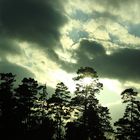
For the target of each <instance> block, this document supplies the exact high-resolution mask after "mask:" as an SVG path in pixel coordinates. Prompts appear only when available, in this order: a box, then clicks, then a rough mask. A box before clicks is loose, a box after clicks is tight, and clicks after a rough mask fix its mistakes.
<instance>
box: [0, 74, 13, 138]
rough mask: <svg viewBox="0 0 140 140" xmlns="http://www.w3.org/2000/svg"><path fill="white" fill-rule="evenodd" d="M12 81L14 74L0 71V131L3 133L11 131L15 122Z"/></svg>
mask: <svg viewBox="0 0 140 140" xmlns="http://www.w3.org/2000/svg"><path fill="white" fill-rule="evenodd" d="M14 82H15V75H13V74H12V73H6V74H3V73H0V132H1V134H3V135H4V134H6V133H7V134H9V133H10V132H13V127H14V122H15V118H14V106H15V100H14V87H13V86H14ZM5 136H6V135H4V137H5Z"/></svg>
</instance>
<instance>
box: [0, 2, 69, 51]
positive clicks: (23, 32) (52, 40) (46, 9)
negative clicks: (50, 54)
mask: <svg viewBox="0 0 140 140" xmlns="http://www.w3.org/2000/svg"><path fill="white" fill-rule="evenodd" d="M63 13H64V10H63V6H62V4H61V3H60V1H59V0H55V1H52V0H21V1H19V0H0V35H1V36H6V38H10V39H16V40H20V41H27V42H30V43H36V44H38V46H41V47H42V48H43V49H44V50H45V48H47V47H49V48H50V49H51V48H52V47H53V46H56V45H60V44H59V38H60V32H59V30H60V28H61V27H62V26H63V25H64V23H65V22H66V21H67V19H66V17H65V16H64V15H63ZM0 48H1V49H3V48H2V47H1V46H0ZM9 49H10V46H9ZM9 51H10V50H9Z"/></svg>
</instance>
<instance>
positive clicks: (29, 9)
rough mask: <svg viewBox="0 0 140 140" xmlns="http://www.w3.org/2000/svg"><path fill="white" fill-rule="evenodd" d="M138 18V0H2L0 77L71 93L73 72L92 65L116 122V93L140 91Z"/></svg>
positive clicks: (102, 97) (118, 111)
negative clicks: (32, 81)
mask: <svg viewBox="0 0 140 140" xmlns="http://www.w3.org/2000/svg"><path fill="white" fill-rule="evenodd" d="M139 13H140V1H139V0H86V1H83V0H20V1H19V0H0V72H12V73H13V74H16V75H17V77H20V79H22V78H24V77H33V78H35V79H36V80H38V81H39V82H40V83H43V84H44V83H45V84H46V85H47V86H48V87H49V89H51V90H52V89H54V88H55V86H56V84H57V83H58V82H61V81H62V82H64V83H65V84H66V85H67V86H68V87H69V89H70V90H71V91H72V92H73V91H74V82H73V80H72V78H73V77H74V76H75V74H76V71H77V70H78V68H80V67H85V66H90V67H92V68H94V69H95V70H96V71H97V73H98V76H99V79H100V81H101V82H102V83H103V85H104V89H103V90H102V91H101V93H100V95H98V98H99V99H100V102H101V103H102V104H103V105H105V106H108V107H109V108H110V112H111V115H112V118H113V120H116V119H117V118H119V117H120V116H121V115H122V112H123V110H124V106H123V105H122V104H121V97H120V93H121V92H122V91H123V90H124V89H126V88H130V87H133V88H136V89H137V91H140V48H139V47H140V14H139ZM51 90H50V91H51Z"/></svg>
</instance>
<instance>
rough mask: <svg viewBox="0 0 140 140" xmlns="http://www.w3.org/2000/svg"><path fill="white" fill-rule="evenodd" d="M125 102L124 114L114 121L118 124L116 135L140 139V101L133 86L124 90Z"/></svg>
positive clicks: (125, 139)
mask: <svg viewBox="0 0 140 140" xmlns="http://www.w3.org/2000/svg"><path fill="white" fill-rule="evenodd" d="M121 95H122V100H123V103H125V104H126V109H125V112H124V116H123V117H122V118H120V119H119V120H118V121H117V122H115V123H114V125H115V126H116V130H117V132H116V137H117V138H118V139H120V140H122V139H123V140H128V139H129V140H137V139H140V134H139V130H140V117H139V116H140V110H139V105H140V101H139V100H137V99H136V97H137V95H138V92H136V91H134V89H133V88H129V89H126V90H124V91H123V92H122V93H121Z"/></svg>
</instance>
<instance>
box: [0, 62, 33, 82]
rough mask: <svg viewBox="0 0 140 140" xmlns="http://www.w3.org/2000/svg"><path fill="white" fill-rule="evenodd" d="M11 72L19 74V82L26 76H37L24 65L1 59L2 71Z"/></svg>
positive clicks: (0, 71)
mask: <svg viewBox="0 0 140 140" xmlns="http://www.w3.org/2000/svg"><path fill="white" fill-rule="evenodd" d="M10 72H11V73H13V74H14V75H16V76H17V77H16V78H17V82H20V81H21V80H22V79H23V78H24V77H32V78H34V77H35V75H34V74H33V73H32V72H31V71H29V70H28V69H26V68H24V67H22V66H19V65H16V64H13V63H10V62H8V61H7V60H1V61H0V73H10Z"/></svg>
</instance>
